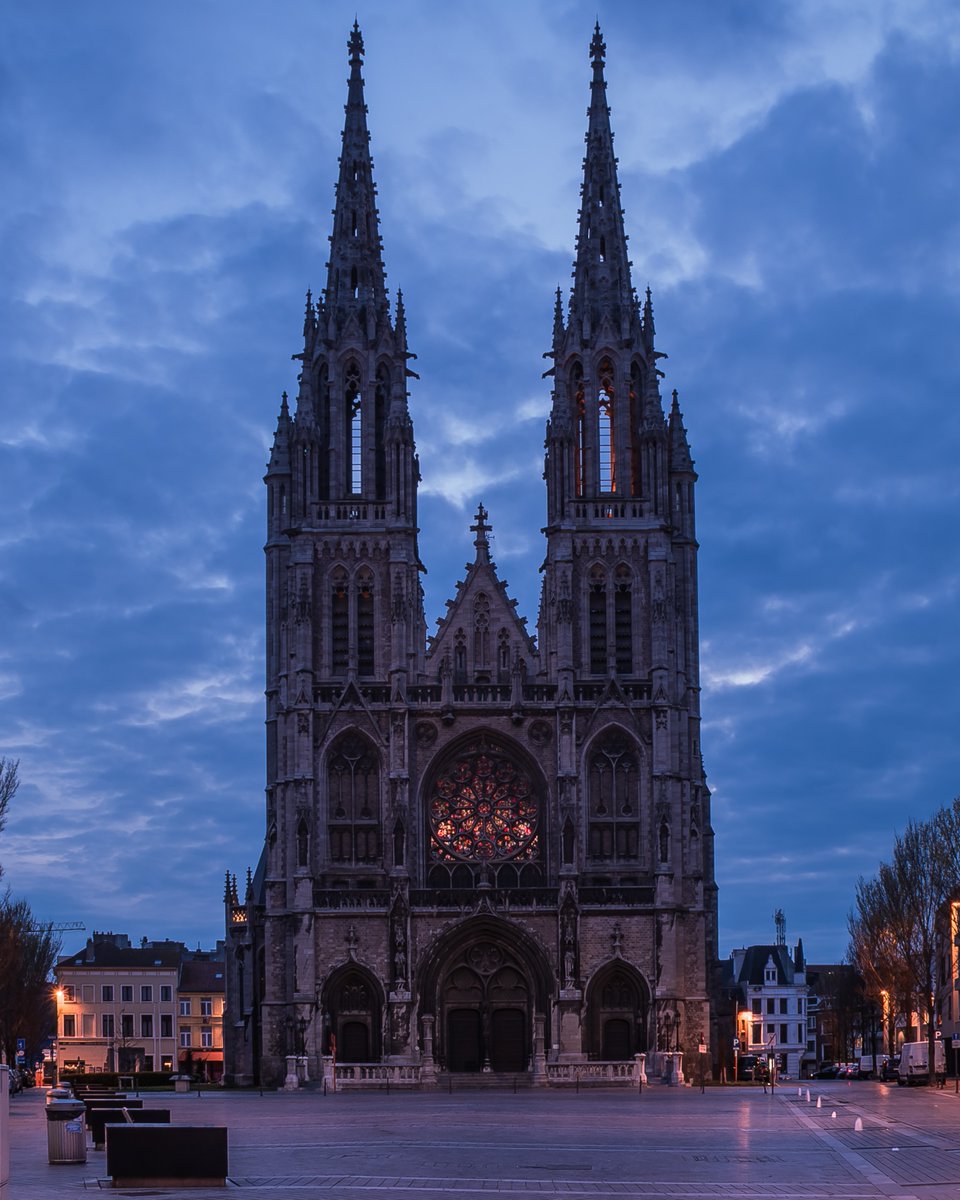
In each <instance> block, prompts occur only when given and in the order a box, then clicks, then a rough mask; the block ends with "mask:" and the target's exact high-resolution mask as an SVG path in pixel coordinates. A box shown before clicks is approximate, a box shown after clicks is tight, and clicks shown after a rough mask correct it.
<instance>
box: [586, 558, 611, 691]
mask: <svg viewBox="0 0 960 1200" xmlns="http://www.w3.org/2000/svg"><path fill="white" fill-rule="evenodd" d="M587 616H588V620H589V639H590V643H589V647H588V651H589V670H590V673H591V674H592V675H606V673H607V571H606V568H605V567H604V566H603V565H602V563H594V564H593V566H592V567H591V568H590V572H589V575H588V576H587Z"/></svg>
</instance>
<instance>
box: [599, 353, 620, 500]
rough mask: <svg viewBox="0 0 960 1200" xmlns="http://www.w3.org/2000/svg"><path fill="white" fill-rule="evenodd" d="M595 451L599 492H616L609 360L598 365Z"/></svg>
mask: <svg viewBox="0 0 960 1200" xmlns="http://www.w3.org/2000/svg"><path fill="white" fill-rule="evenodd" d="M597 449H598V462H599V468H600V491H601V492H613V491H616V453H615V439H614V430H613V368H612V366H611V365H610V360H609V359H604V360H603V362H602V363H601V364H600V390H599V392H598V394H597Z"/></svg>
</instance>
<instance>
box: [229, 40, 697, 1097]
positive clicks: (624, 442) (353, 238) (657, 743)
mask: <svg viewBox="0 0 960 1200" xmlns="http://www.w3.org/2000/svg"><path fill="white" fill-rule="evenodd" d="M348 48H349V62H350V78H349V85H348V93H347V104H346V119H345V125H344V130H343V150H342V155H341V158H340V174H339V181H338V183H337V188H336V208H335V212H334V219H333V233H332V236H331V239H330V262H329V264H328V273H327V283H326V288H325V289H324V291H323V293H322V295H321V296H318V297H317V298H316V300H314V299H313V298H312V297H311V295H310V294H309V293H308V295H307V304H306V315H305V319H304V326H303V351H302V353H301V354H299V355H298V356H297V357H298V358H299V359H300V366H301V370H300V375H299V391H298V394H297V400H296V409H295V411H294V412H293V413H291V412H290V410H289V408H288V405H287V399H286V396H285V395H284V398H283V402H282V404H281V407H280V414H279V420H278V423H277V430H276V436H275V438H274V442H273V449H272V453H271V456H270V462H269V465H268V468H267V474H266V476H265V482H266V486H267V541H266V634H267V636H266V658H267V662H266V730H267V756H266V762H267V784H266V831H265V841H264V847H263V854H262V857H261V860H260V864H259V866H258V868H257V870H256V871H255V872H254V873H252V874H251V873H250V872H248V873H247V882H246V888H245V890H242V889H241V890H238V888H237V881H236V877H235V876H233V877H231V876H230V875H229V874H228V876H227V885H226V894H225V903H226V923H227V986H228V1001H227V1012H226V1014H225V1018H224V1027H225V1030H224V1032H225V1042H226V1064H225V1065H226V1075H227V1081H228V1082H233V1083H236V1084H250V1083H254V1082H262V1083H267V1084H270V1083H281V1082H283V1080H284V1078H285V1077H286V1078H289V1072H290V1070H291V1067H290V1063H291V1062H296V1061H297V1060H299V1063H300V1067H299V1070H300V1073H301V1078H302V1077H303V1075H304V1073H305V1074H306V1077H307V1078H308V1079H310V1080H316V1079H318V1078H319V1077H321V1076H322V1075H323V1073H324V1072H326V1073H327V1076H328V1077H329V1076H330V1072H331V1071H332V1070H334V1069H335V1071H336V1078H337V1081H338V1083H339V1084H340V1085H341V1086H343V1085H346V1084H350V1083H351V1082H352V1083H355V1084H361V1083H363V1082H367V1083H381V1084H382V1083H383V1082H384V1081H385V1080H388V1079H393V1080H394V1081H395V1082H398V1083H404V1084H406V1085H408V1086H420V1087H427V1086H431V1085H436V1084H437V1083H438V1082H440V1081H442V1080H444V1079H445V1078H446V1077H447V1075H448V1074H454V1075H462V1076H467V1075H472V1074H475V1073H476V1074H482V1073H487V1074H488V1076H492V1077H494V1078H495V1077H496V1076H497V1075H498V1074H499V1075H507V1076H513V1078H515V1079H518V1080H519V1081H520V1082H524V1083H527V1082H528V1083H530V1084H531V1085H543V1086H550V1085H557V1084H562V1083H564V1082H572V1081H573V1079H574V1078H575V1077H580V1076H583V1077H591V1076H592V1077H594V1078H598V1079H607V1080H610V1081H613V1082H617V1081H621V1082H622V1081H629V1080H631V1079H635V1078H636V1074H635V1073H636V1072H637V1071H639V1070H640V1069H641V1064H642V1063H644V1062H645V1063H646V1068H647V1071H648V1072H650V1071H651V1070H661V1066H660V1063H661V1062H662V1061H664V1060H666V1059H667V1057H668V1052H673V1054H674V1056H676V1052H677V1051H683V1052H685V1053H686V1054H688V1055H689V1054H690V1053H691V1052H692V1053H694V1054H695V1053H696V1051H697V1048H698V1043H699V1042H700V1041H701V1040H702V1039H703V1040H707V1041H709V1040H710V1023H711V1003H710V995H709V983H710V978H711V970H712V968H713V965H714V962H715V960H716V957H717V954H716V939H717V894H716V886H715V882H714V872H713V834H712V830H711V826H710V797H709V792H708V790H707V787H706V782H705V776H704V772H703V766H702V762H701V756H700V732H699V728H700V713H699V692H700V683H699V666H698V649H699V648H698V627H697V541H696V534H695V528H694V491H695V484H696V480H697V476H696V473H695V471H694V466H693V461H692V459H691V457H690V451H689V447H688V444H687V436H686V432H685V430H684V426H683V421H682V418H681V414H680V409H679V407H678V403H677V395H676V392H674V393H673V399H672V404H671V405H670V407H669V411H668V412H665V410H664V407H663V403H662V400H661V395H660V387H659V383H660V379H661V378H662V372H661V371H660V370H659V369H658V365H657V364H658V359H660V358H661V357H662V355H661V354H659V353H658V352H657V350H656V349H655V343H654V321H653V306H652V303H651V297H650V292H649V290H648V291H647V293H646V298H645V301H644V302H643V303H642V304H641V303H640V301H639V300H638V298H637V295H636V293H635V291H634V290H633V286H632V283H631V278H630V263H629V261H628V259H627V247H626V237H625V234H624V224H623V212H622V209H621V206H620V186H619V183H618V181H617V167H616V158H615V157H614V153H613V138H612V134H611V130H610V114H609V109H608V107H607V100H606V84H605V82H604V55H605V45H604V42H603V40H602V37H601V34H600V29H599V26H598V27H597V29H596V31H595V33H594V37H593V40H592V42H591V45H590V58H591V63H592V83H591V91H590V107H589V112H588V120H589V125H588V131H587V136H586V156H585V158H584V164H583V185H582V189H581V209H580V213H579V222H580V224H579V234H578V237H577V243H576V253H575V266H574V279H573V288H572V292H571V294H570V297H569V303H568V304H567V307H566V309H564V307H563V305H562V303H561V296H560V293H559V291H558V293H557V300H556V309H555V314H554V323H553V345H552V349H551V351H550V353H549V355H548V358H549V359H550V360H551V369H550V370H549V371H548V372H547V375H548V376H549V377H550V378H551V380H552V407H551V412H550V417H549V420H548V422H547V427H546V442H545V447H546V454H545V473H544V477H545V479H546V526H545V529H544V533H545V536H546V555H545V563H544V567H543V588H542V595H541V600H540V612H539V617H538V626H537V637H536V639H534V638H533V637H531V636H530V634H529V633H528V632H527V630H526V628H525V626H524V623H523V622H522V621H521V620H520V619H519V618H518V616H517V614H516V611H515V607H514V603H513V602H512V601H511V600H510V598H509V597H508V595H507V593H506V590H505V586H504V584H503V583H502V582H501V581H500V579H499V578H498V575H497V567H496V563H495V562H494V561H493V560H492V558H491V555H490V546H489V540H488V534H489V532H490V529H491V526H490V525H489V523H488V520H487V516H488V514H487V513H486V512H485V510H484V509H483V507H482V506H480V508H479V509H478V511H477V514H476V519H475V521H474V524H473V525H472V527H471V528H472V530H473V533H474V535H475V537H474V546H475V550H476V553H475V558H474V561H473V563H472V565H471V566H470V567H469V569H468V571H467V574H466V577H465V578H464V580H463V581H462V583H460V584H459V585H458V587H457V591H456V595H455V596H454V598H453V600H452V601H450V602H449V603H448V606H447V611H446V614H445V616H444V617H443V619H442V620H441V621H440V622H439V625H438V628H437V632H436V633H435V634H434V635H433V636H432V637H430V638H428V637H427V634H426V620H425V616H424V610H423V601H422V592H421V587H420V582H419V573H420V571H421V569H422V566H421V557H420V549H419V547H418V543H417V534H418V529H417V484H418V480H419V468H418V459H417V455H416V450H415V445H414V434H413V424H412V421H411V418H410V412H409V409H408V404H407V381H408V380H409V379H410V378H411V377H414V378H415V376H414V374H413V372H412V371H411V370H410V367H409V361H410V359H411V358H412V357H413V355H412V354H411V353H410V352H409V350H408V349H407V330H406V324H405V319H404V310H403V301H402V296H401V294H400V293H398V294H397V297H396V303H395V305H394V307H393V309H392V311H391V306H390V302H389V299H388V295H387V289H386V286H385V282H384V267H383V259H382V255H381V241H380V235H379V221H378V214H377V209H376V201H375V197H376V189H375V187H374V182H373V162H372V160H371V156H370V149H369V135H368V133H367V121H366V107H365V105H364V97H363V80H362V78H361V64H362V57H363V41H362V38H361V36H360V31H359V29H358V28H357V26H356V25H354V29H353V32H352V35H351V37H350V39H349V43H348ZM534 568H535V564H533V563H531V567H530V569H531V570H532V569H534ZM641 1056H643V1057H641ZM334 1062H335V1067H334Z"/></svg>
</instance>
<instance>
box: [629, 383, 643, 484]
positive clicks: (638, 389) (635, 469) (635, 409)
mask: <svg viewBox="0 0 960 1200" xmlns="http://www.w3.org/2000/svg"><path fill="white" fill-rule="evenodd" d="M642 396H643V378H642V375H641V372H640V364H639V363H638V362H633V363H631V364H630V474H631V476H632V479H631V485H632V491H633V495H634V496H642V495H643V460H642V458H641V455H640V423H641V407H642Z"/></svg>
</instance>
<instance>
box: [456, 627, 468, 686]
mask: <svg viewBox="0 0 960 1200" xmlns="http://www.w3.org/2000/svg"><path fill="white" fill-rule="evenodd" d="M453 682H454V683H466V682H467V635H466V634H465V633H464V632H463V630H462V629H458V630H457V633H456V637H455V639H454V645H453Z"/></svg>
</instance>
